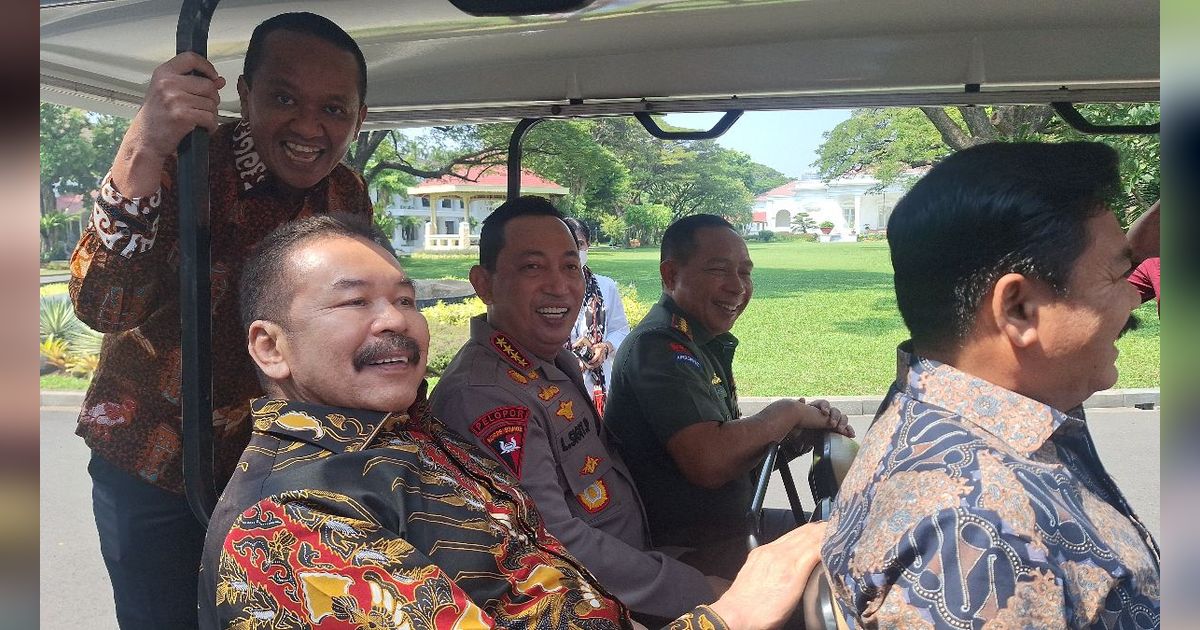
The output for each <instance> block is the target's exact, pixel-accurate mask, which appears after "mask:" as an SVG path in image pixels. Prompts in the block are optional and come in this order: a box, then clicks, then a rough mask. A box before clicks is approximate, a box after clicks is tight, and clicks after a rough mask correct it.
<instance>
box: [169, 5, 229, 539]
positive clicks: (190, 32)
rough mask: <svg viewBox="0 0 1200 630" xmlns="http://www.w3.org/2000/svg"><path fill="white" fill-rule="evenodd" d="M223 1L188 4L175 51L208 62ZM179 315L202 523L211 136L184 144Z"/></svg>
mask: <svg viewBox="0 0 1200 630" xmlns="http://www.w3.org/2000/svg"><path fill="white" fill-rule="evenodd" d="M219 1H220V0H184V1H183V6H182V7H181V8H180V10H179V27H178V29H177V30H176V31H175V51H176V53H182V52H187V51H191V52H194V53H196V54H198V55H200V56H202V57H206V56H208V26H209V23H210V21H211V20H212V15H213V11H214V10H215V9H216V8H217V3H218V2H219ZM178 169H179V170H178V180H179V252H180V264H179V311H180V324H181V326H182V330H181V332H182V346H181V349H182V355H183V356H182V360H181V364H182V369H183V374H182V379H181V389H180V406H181V408H182V412H183V486H184V493H185V494H186V495H187V501H188V505H189V506H190V507H191V508H192V512H193V513H194V514H195V515H196V518H197V519H199V520H200V523H201V524H203V525H205V526H206V527H207V526H208V517H209V515H211V514H212V511H213V507H214V506H216V504H217V491H216V484H215V483H214V482H213V429H212V426H213V425H212V305H211V302H212V293H211V292H210V287H211V279H210V277H209V276H210V273H209V264H210V261H209V247H208V246H209V205H208V132H207V131H205V130H204V129H200V128H196V129H194V130H192V131H191V133H189V134H188V135H187V136H186V137H184V139H183V141H182V142H180V143H179V164H178Z"/></svg>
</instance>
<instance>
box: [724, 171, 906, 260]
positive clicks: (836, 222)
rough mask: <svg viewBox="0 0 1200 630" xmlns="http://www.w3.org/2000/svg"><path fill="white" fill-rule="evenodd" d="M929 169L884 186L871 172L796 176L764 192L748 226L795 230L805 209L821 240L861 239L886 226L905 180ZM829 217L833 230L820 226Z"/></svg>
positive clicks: (753, 209) (781, 230)
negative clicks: (826, 231)
mask: <svg viewBox="0 0 1200 630" xmlns="http://www.w3.org/2000/svg"><path fill="white" fill-rule="evenodd" d="M926 170H928V169H914V170H911V171H906V172H905V173H904V174H903V176H902V178H901V180H900V181H898V182H895V183H893V184H892V185H890V186H887V187H884V188H883V189H880V188H879V180H877V179H875V178H874V177H872V176H870V175H867V174H855V175H849V176H845V177H839V178H837V179H834V180H831V181H828V182H826V181H823V180H821V179H820V178H817V177H805V178H801V179H794V180H792V181H790V182H788V183H786V184H783V185H782V186H778V187H776V188H773V189H771V190H768V191H767V192H765V193H763V194H761V195H759V196H758V197H756V198H755V199H754V206H753V208H752V210H751V213H752V217H753V220H752V222H751V223H750V224H749V225H746V226H744V229H745V230H746V231H747V232H758V231H761V230H772V231H774V232H789V231H792V221H793V220H794V219H795V218H796V215H798V214H800V213H801V212H806V213H808V216H809V218H810V219H811V220H812V222H813V225H814V227H813V228H811V229H809V230H808V231H809V232H815V233H817V234H820V240H822V241H830V242H838V241H856V240H858V235H859V234H862V233H863V232H866V231H875V230H882V229H884V228H885V227H887V221H888V218H890V217H891V215H892V208H895V207H896V202H898V201H899V200H900V197H902V196H903V195H904V192H905V190H906V182H908V181H911V180H912V178H917V177H920V176H921V175H923V174H924V173H925V171H926ZM826 221H828V222H829V223H832V224H833V228H832V230H830V232H829V234H822V233H821V230H820V229H819V228H817V227H815V226H819V225H820V224H821V223H824V222H826Z"/></svg>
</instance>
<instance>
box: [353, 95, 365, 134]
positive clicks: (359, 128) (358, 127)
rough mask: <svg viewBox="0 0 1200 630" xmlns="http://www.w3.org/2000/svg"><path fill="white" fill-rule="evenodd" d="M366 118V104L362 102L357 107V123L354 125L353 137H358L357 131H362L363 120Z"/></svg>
mask: <svg viewBox="0 0 1200 630" xmlns="http://www.w3.org/2000/svg"><path fill="white" fill-rule="evenodd" d="M366 119H367V104H366V103H363V104H362V106H361V107H359V108H358V124H357V125H355V126H354V137H355V138H357V137H358V132H359V131H362V126H363V122H364V121H365V120H366Z"/></svg>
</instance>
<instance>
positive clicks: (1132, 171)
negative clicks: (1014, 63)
mask: <svg viewBox="0 0 1200 630" xmlns="http://www.w3.org/2000/svg"><path fill="white" fill-rule="evenodd" d="M1081 109H1082V111H1083V114H1084V117H1085V118H1087V119H1089V120H1091V121H1093V122H1096V123H1099V124H1109V125H1112V124H1139V123H1147V122H1153V121H1157V120H1158V118H1159V106H1158V104H1157V103H1142V104H1117V105H1110V104H1095V105H1085V106H1083V107H1082V108H1081ZM1023 140H1034V141H1044V142H1060V141H1067V140H1093V141H1101V142H1105V143H1107V144H1109V145H1111V146H1113V147H1114V148H1115V149H1116V150H1117V152H1118V153H1119V154H1120V155H1121V183H1122V188H1123V191H1124V196H1123V199H1120V200H1116V201H1115V202H1114V205H1115V206H1117V214H1118V216H1119V217H1120V218H1121V220H1122V221H1123V222H1125V223H1126V224H1128V223H1129V222H1131V221H1133V219H1135V218H1136V217H1137V216H1139V215H1141V213H1142V212H1144V211H1145V210H1146V209H1148V208H1149V206H1150V204H1152V203H1153V202H1154V200H1155V199H1157V198H1158V190H1159V187H1158V180H1159V158H1158V150H1159V143H1158V137H1157V136H1084V135H1083V134H1080V133H1079V132H1077V131H1075V130H1073V129H1071V128H1070V127H1069V126H1068V125H1067V124H1066V123H1064V122H1063V121H1062V120H1061V119H1059V118H1058V117H1057V116H1055V114H1054V110H1053V109H1051V108H1050V107H1047V106H1044V105H996V106H991V107H982V106H973V107H922V108H891V109H888V108H865V109H856V110H854V111H853V112H852V113H851V115H850V118H849V119H847V120H845V121H842V122H841V123H839V124H838V125H837V126H836V127H834V128H833V129H832V130H830V131H828V132H826V133H825V141H824V142H823V143H822V145H821V146H820V148H818V150H817V153H818V158H817V160H816V161H815V162H814V163H813V166H815V167H816V168H817V169H818V171H819V172H820V174H821V176H822V177H823V178H824V179H826V180H829V179H833V178H836V177H841V176H843V175H848V174H854V173H859V172H870V173H871V174H873V175H874V176H875V177H876V178H877V179H878V180H879V181H880V187H884V186H888V185H890V184H892V183H894V182H897V181H899V180H901V178H902V173H903V171H904V170H905V169H908V168H913V167H919V166H928V165H932V164H935V163H937V162H938V161H940V160H941V159H942V158H944V157H945V156H947V155H949V154H950V153H951V152H953V151H959V150H962V149H965V148H968V147H972V146H975V145H977V144H981V143H984V142H1013V141H1023Z"/></svg>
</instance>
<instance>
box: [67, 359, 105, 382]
mask: <svg viewBox="0 0 1200 630" xmlns="http://www.w3.org/2000/svg"><path fill="white" fill-rule="evenodd" d="M99 366H100V355H98V354H74V355H71V358H70V359H68V360H67V373H68V374H71V375H72V376H78V377H80V378H88V379H90V378H92V375H93V374H95V373H96V368H97V367H99Z"/></svg>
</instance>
